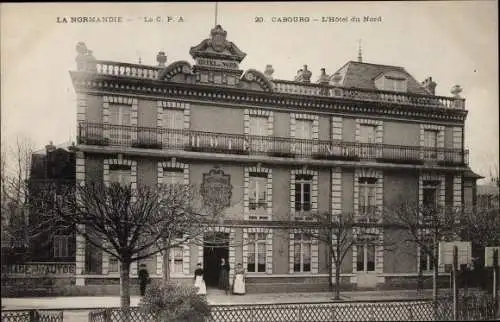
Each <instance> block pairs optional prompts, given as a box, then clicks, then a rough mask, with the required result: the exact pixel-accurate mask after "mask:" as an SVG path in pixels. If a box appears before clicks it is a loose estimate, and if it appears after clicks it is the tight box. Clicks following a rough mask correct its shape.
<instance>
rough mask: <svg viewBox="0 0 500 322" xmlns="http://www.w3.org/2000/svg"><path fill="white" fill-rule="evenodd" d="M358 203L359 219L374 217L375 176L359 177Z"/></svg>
mask: <svg viewBox="0 0 500 322" xmlns="http://www.w3.org/2000/svg"><path fill="white" fill-rule="evenodd" d="M358 182H359V199H358V200H359V205H358V212H359V215H360V220H362V221H370V220H374V219H376V217H375V215H376V211H377V206H376V183H377V179H376V178H359V181H358Z"/></svg>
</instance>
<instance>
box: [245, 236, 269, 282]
mask: <svg viewBox="0 0 500 322" xmlns="http://www.w3.org/2000/svg"><path fill="white" fill-rule="evenodd" d="M251 233H256V234H258V233H262V234H265V235H266V272H265V274H272V273H273V230H272V229H269V228H261V227H252V228H243V268H245V270H246V267H247V264H248V243H249V240H248V234H251ZM256 264H257V263H256ZM261 274H263V273H261Z"/></svg>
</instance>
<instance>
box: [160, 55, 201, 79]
mask: <svg viewBox="0 0 500 322" xmlns="http://www.w3.org/2000/svg"><path fill="white" fill-rule="evenodd" d="M192 68H193V67H192V66H191V64H190V63H188V62H187V61H185V60H181V61H176V62H174V63H172V64H170V65H168V66H167V67H165V68H164V69H163V70H162V71H161V72H160V73H159V74H158V79H160V80H166V81H169V80H171V79H172V78H173V77H174V76H175V75H177V74H191V71H192Z"/></svg>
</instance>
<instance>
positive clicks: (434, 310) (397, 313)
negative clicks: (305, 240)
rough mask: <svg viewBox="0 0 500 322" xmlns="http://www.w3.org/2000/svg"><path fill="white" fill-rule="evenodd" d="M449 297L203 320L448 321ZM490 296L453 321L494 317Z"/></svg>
mask: <svg viewBox="0 0 500 322" xmlns="http://www.w3.org/2000/svg"><path fill="white" fill-rule="evenodd" d="M452 307H453V306H452V301H451V299H447V298H446V299H440V300H439V301H437V302H433V301H432V300H383V301H377V302H361V301H360V302H339V303H287V304H236V305H212V306H211V312H210V317H209V318H207V319H206V321H207V322H226V321H231V322H239V321H241V322H243V321H244V322H254V321H255V322H257V321H258V322H266V321H270V322H271V321H273V322H274V321H277V322H279V321H287V322H294V321H301V322H306V321H316V322H318V321H452V320H454V316H453V309H452ZM494 307H495V306H494V302H493V300H492V298H491V297H489V298H482V299H477V300H474V301H472V300H470V299H469V300H466V301H464V300H461V301H459V303H458V311H457V316H456V319H455V320H456V321H467V320H488V319H494V318H495V310H494ZM125 318H127V319H126V320H127V321H129V322H139V321H156V320H155V319H154V316H153V315H151V314H145V313H143V312H141V310H140V309H139V308H138V307H132V308H129V309H125V310H123V309H120V308H109V309H104V310H98V311H94V312H90V313H89V322H115V321H125Z"/></svg>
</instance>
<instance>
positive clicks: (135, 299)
mask: <svg viewBox="0 0 500 322" xmlns="http://www.w3.org/2000/svg"><path fill="white" fill-rule="evenodd" d="M423 294H424V295H425V296H427V297H430V296H431V295H432V291H431V290H426V291H424V292H423ZM207 297H208V302H209V303H210V304H214V305H218V304H219V305H227V304H249V303H255V304H267V303H294V302H328V301H331V300H332V298H333V295H332V293H329V292H321V293H262V294H246V295H243V296H241V295H225V294H224V292H222V291H219V290H216V289H209V290H208V294H207ZM416 297H417V292H416V291H415V290H410V291H408V290H397V291H363V292H361V291H359V292H342V293H341V298H342V299H343V300H380V299H388V300H390V299H405V298H406V299H409V298H416ZM139 299H140V297H139V296H132V297H131V305H132V306H136V305H137V304H138V303H139ZM119 305H120V298H119V297H118V296H78V297H38V298H2V307H3V309H6V310H8V309H85V308H96V307H101V308H102V307H117V306H119Z"/></svg>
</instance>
